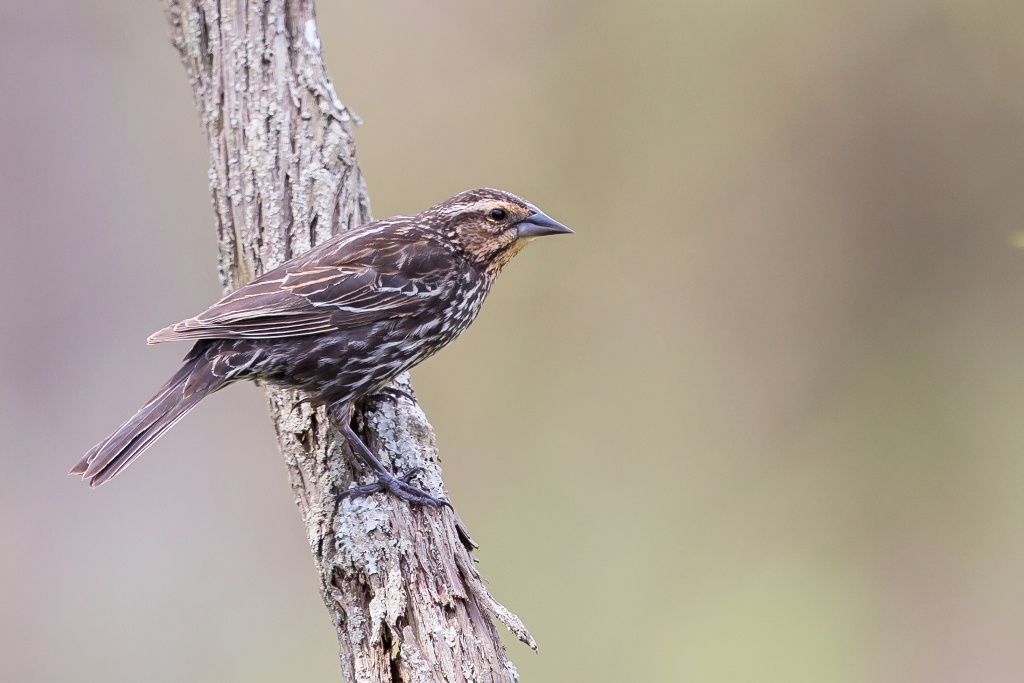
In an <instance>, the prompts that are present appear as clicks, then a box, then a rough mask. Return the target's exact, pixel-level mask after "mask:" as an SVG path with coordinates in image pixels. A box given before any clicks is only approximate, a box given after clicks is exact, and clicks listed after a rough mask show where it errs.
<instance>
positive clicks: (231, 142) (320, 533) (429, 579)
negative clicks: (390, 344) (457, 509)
mask: <svg viewBox="0 0 1024 683" xmlns="http://www.w3.org/2000/svg"><path fill="white" fill-rule="evenodd" d="M164 9H165V12H166V15H167V19H168V21H169V23H170V31H171V40H172V42H173V44H174V46H175V48H177V50H178V52H179V53H180V55H181V59H182V62H183V63H184V65H185V70H186V72H187V74H188V79H189V82H190V83H191V85H192V90H193V93H194V99H195V105H196V108H197V109H198V111H199V114H200V117H201V120H202V125H203V129H204V131H205V133H206V139H207V142H208V143H209V149H210V170H209V180H210V193H211V195H212V198H213V207H214V211H215V213H216V225H217V234H218V237H219V241H220V276H221V280H222V282H223V285H224V288H225V290H226V291H230V290H232V289H234V288H236V287H238V286H240V285H242V284H244V283H246V282H248V281H249V280H251V279H252V278H254V277H257V276H259V275H260V274H261V273H263V272H265V271H266V270H269V269H271V268H274V267H276V266H278V265H280V264H281V263H282V262H284V261H285V260H287V259H289V258H291V257H292V256H294V255H296V254H299V253H301V252H302V251H305V250H306V249H309V248H310V247H311V246H313V245H315V244H317V243H318V242H320V241H322V240H324V239H327V238H328V237H330V236H331V235H334V234H336V233H338V232H339V231H342V230H346V229H348V228H351V227H353V226H356V225H359V224H361V223H364V222H367V221H369V220H371V215H370V205H369V201H368V199H367V196H366V187H365V184H364V182H363V177H362V174H361V173H360V170H359V166H358V164H357V163H356V158H355V145H354V143H353V138H352V125H353V123H354V121H353V119H354V117H353V115H352V113H351V112H350V111H348V110H347V109H346V108H345V106H344V105H343V104H342V103H341V101H340V100H339V99H338V96H337V94H336V93H335V90H334V87H333V86H332V85H331V83H330V81H329V80H328V78H327V74H326V71H325V69H324V64H323V60H322V58H321V56H320V39H319V37H318V34H317V26H316V17H315V13H314V7H313V2H312V0H305V1H303V0H267V1H260V0H255V1H249V2H246V1H245V0H220V1H217V0H164ZM399 382H400V383H401V385H402V386H403V387H404V388H405V389H406V390H411V387H409V384H408V382H409V380H408V377H407V376H404V377H402V378H400V379H399ZM267 396H268V398H269V403H270V412H271V415H272V417H273V420H274V424H275V427H276V430H277V435H278V441H279V444H280V447H281V453H282V454H283V456H284V461H285V464H286V466H287V470H288V476H289V480H290V482H291V486H292V489H293V490H294V492H295V500H296V503H297V505H298V507H299V510H300V511H301V513H302V518H303V521H304V522H305V525H306V530H307V534H308V538H309V545H310V549H311V550H312V552H313V557H314V560H315V562H316V567H317V569H318V570H319V574H320V581H321V593H322V595H323V598H324V602H325V604H326V605H327V610H328V612H329V613H330V616H331V620H332V621H333V623H334V626H335V628H336V630H337V632H338V640H339V643H340V646H341V664H342V670H343V672H344V675H345V678H346V679H347V680H349V681H374V682H377V681H406V682H412V681H416V682H419V681H441V680H443V681H515V680H517V679H518V676H517V674H516V670H515V667H514V666H513V665H512V664H511V662H509V661H508V660H507V659H506V658H505V651H504V647H503V646H502V644H501V641H500V640H499V638H498V633H497V629H496V628H495V626H494V623H493V621H492V620H491V619H490V617H491V616H494V617H496V618H497V619H498V620H499V621H501V622H502V623H503V624H505V626H507V627H508V628H509V629H510V630H511V631H512V632H513V633H515V634H516V636H518V637H519V639H520V640H522V641H523V642H524V643H527V644H528V645H530V647H533V648H535V647H536V646H535V644H534V641H533V639H532V638H531V636H530V634H529V633H528V632H527V631H526V629H525V628H524V627H523V624H522V623H521V622H520V620H519V619H518V618H517V617H516V616H515V615H514V614H512V613H511V612H509V611H508V610H506V609H505V608H504V607H502V606H501V605H500V604H498V603H497V602H496V601H495V600H494V599H493V598H492V597H491V595H490V593H489V592H488V591H487V588H486V587H485V586H484V584H483V582H482V580H481V577H480V574H479V573H478V572H477V571H476V568H475V567H474V559H473V557H472V555H471V554H470V550H471V549H472V548H473V547H475V546H474V545H473V542H472V540H471V539H470V537H469V534H468V533H467V532H466V530H465V528H464V527H463V526H462V524H461V522H460V520H459V519H458V516H457V515H456V514H455V513H454V512H453V511H452V510H449V509H447V508H441V509H425V508H420V507H412V508H411V507H410V506H409V505H408V504H406V503H405V502H403V501H398V500H396V499H394V498H393V497H389V496H387V495H384V494H376V495H373V496H369V497H365V498H359V499H351V498H339V494H340V493H341V492H342V491H344V490H345V489H346V488H348V487H349V485H350V484H351V483H352V482H353V480H354V478H355V477H358V476H360V475H363V476H365V475H364V474H363V473H362V472H361V471H360V470H359V469H358V468H357V467H353V464H352V460H351V453H350V452H349V450H348V446H347V445H346V444H345V442H344V440H343V439H341V438H340V437H339V436H338V434H337V432H336V430H335V429H334V427H333V426H332V425H331V424H330V422H329V420H328V418H327V415H326V412H325V411H324V409H323V408H314V407H311V406H310V404H309V403H305V402H303V401H302V397H301V395H300V394H297V393H296V392H290V391H279V390H276V389H274V388H268V389H267ZM356 422H357V429H358V430H360V431H361V432H362V433H363V434H364V435H365V438H366V440H367V442H368V444H369V445H370V447H371V448H372V449H374V451H375V452H376V453H378V455H379V457H380V459H381V460H382V461H383V462H384V463H385V464H390V465H392V466H393V467H394V468H395V469H396V470H398V471H401V472H404V471H407V470H408V469H409V468H410V467H417V466H418V467H422V468H424V473H423V482H424V484H425V488H426V489H427V490H428V491H430V492H431V493H432V494H433V495H435V496H441V497H443V498H447V492H446V491H445V488H444V484H443V482H442V481H441V470H440V467H439V466H438V457H437V448H436V446H435V441H434V433H433V430H432V429H431V427H430V424H429V423H428V422H427V420H426V416H425V415H424V414H423V412H422V411H421V410H420V409H419V406H417V405H414V404H412V403H411V402H409V401H406V400H401V401H399V402H397V403H396V402H391V401H383V402H380V403H375V404H373V405H372V406H371V407H370V408H369V409H367V410H364V411H359V412H358V413H357V417H356Z"/></svg>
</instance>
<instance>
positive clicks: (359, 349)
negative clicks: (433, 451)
mask: <svg viewBox="0 0 1024 683" xmlns="http://www.w3.org/2000/svg"><path fill="white" fill-rule="evenodd" d="M571 232H572V231H571V230H569V228H567V227H565V226H564V225H562V224H561V223H558V222H556V221H554V220H552V219H551V218H549V217H548V216H546V215H545V214H544V213H543V212H542V211H541V210H540V209H538V208H537V207H535V206H534V205H532V204H530V203H529V202H526V201H524V200H522V199H520V198H519V197H516V196H515V195H513V194H509V193H507V192H501V191H500V190H491V189H486V188H485V189H478V190H469V191H468V192H463V193H462V194H459V195H456V196H455V197H452V198H451V199H449V200H448V201H446V202H442V203H441V204H438V205H437V206H433V207H431V208H429V209H427V210H426V211H424V212H423V213H420V214H417V215H415V216H395V217H394V218H389V219H387V220H382V221H377V222H375V223H370V224H368V225H364V226H362V227H360V228H357V229H355V230H350V231H348V232H345V233H342V234H340V235H337V236H335V237H332V238H331V239H329V240H327V241H326V242H324V243H322V244H320V245H318V246H316V247H314V248H312V249H310V250H309V251H307V252H305V253H304V254H301V255H300V256H297V257H296V258H293V259H292V260H290V261H288V262H286V263H284V264H283V265H282V266H280V267H279V268H275V269H274V270H272V271H270V272H269V273H267V274H265V275H263V276H262V277H260V278H257V279H256V280H253V281H252V282H251V283H249V284H247V285H245V286H244V287H241V288H239V289H237V290H236V291H234V292H232V293H231V294H229V295H228V296H226V297H224V298H223V299H221V300H220V301H218V302H217V303H216V304H214V305H213V306H211V307H210V308H209V309H207V310H206V311H205V312H203V313H200V314H199V315H197V316H196V317H194V318H189V319H188V320H183V321H181V322H180V323H178V324H176V325H171V326H170V327H167V328H164V329H162V330H160V331H159V332H157V333H155V334H154V335H152V336H151V337H150V338H149V343H151V344H156V343H158V342H163V341H172V340H176V339H198V340H199V341H197V342H196V344H195V346H193V347H192V350H191V351H189V353H188V355H187V356H185V360H184V365H182V367H181V369H179V370H178V372H176V373H175V374H174V376H173V377H171V379H170V380H168V382H167V384H165V385H164V386H163V388H161V389H160V391H159V392H157V394H156V396H154V397H153V398H152V399H151V400H150V401H149V403H147V404H146V405H145V406H143V407H142V409H141V410H139V412H138V413H136V414H135V416H134V417H132V418H131V419H130V420H128V421H127V422H125V423H124V424H123V425H121V427H120V428H119V429H118V430H117V431H116V432H114V433H113V434H111V435H110V436H109V437H107V438H106V439H104V440H103V441H101V442H100V443H98V444H97V445H96V446H95V447H94V448H93V449H92V450H91V451H89V452H88V453H87V454H86V456H85V457H84V458H82V460H81V461H80V462H79V463H78V464H77V465H75V467H74V468H73V469H72V470H71V474H80V475H82V477H83V478H85V479H87V480H89V483H90V485H92V486H99V485H100V484H102V483H103V482H105V481H106V480H108V479H110V478H111V477H113V476H114V475H115V474H117V473H118V472H120V471H121V470H123V469H124V468H125V467H127V466H128V465H129V464H131V462H132V461H133V460H135V458H137V457H138V456H139V455H140V454H141V453H142V452H143V451H144V450H146V449H147V448H148V447H149V446H150V445H152V443H153V442H154V441H156V440H157V438H159V437H160V435H161V434H163V433H164V432H165V431H166V430H167V429H169V428H170V427H171V426H172V425H173V424H174V423H175V422H177V421H178V420H180V419H181V418H182V417H184V416H185V414H186V413H187V412H188V411H189V410H191V409H192V408H193V407H195V405H196V404H197V403H198V402H199V401H200V400H201V399H202V398H203V397H204V396H206V395H207V394H210V393H212V392H214V391H217V390H218V389H220V388H222V387H224V386H227V385H228V384H230V383H232V382H236V381H238V380H242V379H259V380H265V381H267V382H271V383H274V384H277V385H279V386H284V387H290V388H294V389H301V390H303V391H305V392H306V393H307V394H308V396H309V397H310V400H312V401H313V402H314V403H320V404H324V405H326V406H327V407H328V410H329V412H330V414H331V417H332V418H333V419H334V421H335V423H336V425H335V426H336V427H337V428H338V429H339V430H340V431H341V432H342V433H343V434H344V435H345V437H346V438H347V439H348V441H349V444H350V445H351V446H352V450H353V452H354V453H355V454H356V455H357V456H359V458H360V459H361V461H362V462H363V464H364V465H366V466H367V467H369V468H371V469H372V470H373V471H374V472H375V473H376V475H377V481H376V482H375V483H372V484H367V485H364V486H359V487H355V488H353V489H350V490H349V492H348V493H350V494H355V495H364V494H367V493H372V492H374V491H381V490H387V491H390V492H392V493H394V494H396V495H398V496H399V497H401V498H404V499H406V500H409V501H411V502H415V503H422V504H427V505H438V504H439V503H441V502H442V501H439V500H438V499H436V498H434V497H432V496H430V495H428V494H426V493H425V492H423V491H421V490H420V489H418V488H416V487H414V486H412V485H411V484H410V483H409V477H410V476H411V475H412V474H414V473H415V471H413V472H409V473H407V474H406V475H404V476H403V477H395V476H394V475H392V474H391V473H390V472H388V471H387V469H386V468H385V467H384V466H383V465H381V463H380V462H379V461H378V460H377V459H376V458H375V457H374V455H373V453H372V452H371V451H370V450H369V449H368V448H367V447H366V445H365V444H364V443H363V442H362V441H361V440H360V439H359V437H358V436H357V435H356V434H355V432H354V431H352V428H351V426H350V422H351V415H352V409H353V405H354V403H355V402H356V401H357V400H358V399H360V398H362V397H365V396H367V395H371V394H374V393H377V392H380V391H381V390H382V389H383V388H384V387H385V385H386V384H387V383H388V382H390V381H391V380H392V379H394V378H395V376H397V375H398V374H400V373H402V372H404V371H405V370H407V369H409V368H411V367H412V366H414V365H416V364H417V363H419V362H420V361H422V360H424V359H425V358H427V357H428V356H431V355H432V354H434V353H435V352H437V351H438V350H439V349H441V347H443V346H444V345H445V344H447V343H448V342H450V341H452V340H453V339H455V337H457V336H458V335H459V334H460V333H461V332H462V331H463V330H465V329H466V328H467V327H468V326H469V324H470V323H471V322H473V319H474V318H475V317H476V314H477V312H478V311H479V310H480V305H481V304H482V303H483V301H484V297H485V296H487V292H488V291H489V290H490V288H491V284H492V283H493V282H494V279H495V278H496V277H497V276H498V273H499V272H501V269H502V268H503V267H504V266H505V264H506V263H508V262H509V261H510V260H511V259H512V257H513V256H515V255H516V253H518V252H519V250H520V249H522V248H523V247H524V246H525V245H526V243H527V242H529V241H530V240H532V239H533V238H535V237H540V236H542V235H555V234H559V233H571Z"/></svg>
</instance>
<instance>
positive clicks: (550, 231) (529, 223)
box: [516, 204, 573, 240]
mask: <svg viewBox="0 0 1024 683" xmlns="http://www.w3.org/2000/svg"><path fill="white" fill-rule="evenodd" d="M530 208H531V209H533V214H532V215H530V216H527V217H526V218H524V219H523V220H521V221H519V223H517V224H516V227H517V228H518V229H519V239H521V240H522V239H532V238H534V237H543V236H544V235H561V234H568V235H571V234H573V232H572V230H570V229H569V228H567V227H565V226H564V225H562V224H561V223H559V222H558V221H556V220H555V219H554V218H550V217H549V216H548V215H547V214H546V213H544V212H543V211H541V210H540V209H538V208H537V207H536V206H533V205H532V204H531V205H530Z"/></svg>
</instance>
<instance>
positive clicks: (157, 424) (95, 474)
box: [69, 353, 224, 486]
mask: <svg viewBox="0 0 1024 683" xmlns="http://www.w3.org/2000/svg"><path fill="white" fill-rule="evenodd" d="M223 383H224V379H223V378H222V377H219V376H217V374H216V373H214V372H213V366H212V364H211V363H210V362H209V360H208V359H207V358H206V354H203V353H200V354H197V355H193V354H190V357H189V358H187V359H186V362H185V364H184V365H183V366H182V367H181V369H180V370H178V372H176V373H175V374H174V376H173V377H171V379H169V380H168V381H167V383H166V384H165V385H164V386H163V387H161V389H160V391H158V392H157V393H156V395H155V396H154V397H153V398H152V399H150V401H149V403H147V404H146V405H144V406H143V407H142V408H140V409H139V412H137V413H135V415H134V416H133V417H132V418H131V419H129V420H128V421H127V422H125V423H124V424H123V425H121V426H120V427H119V428H118V429H117V431H115V432H114V433H113V434H111V435H110V436H108V437H107V438H106V439H104V440H103V441H100V442H99V443H98V444H96V445H95V446H93V448H92V450H90V451H89V452H88V453H86V454H85V457H84V458H82V459H81V460H80V461H79V462H78V464H77V465H75V466H74V467H73V468H71V472H69V474H79V475H81V476H82V478H83V479H86V480H88V481H89V485H90V486H99V485H100V484H102V483H103V482H105V481H107V480H108V479H110V478H111V477H113V476H114V475H116V474H117V473H118V472H120V471H121V470H123V469H124V468H125V467H128V465H130V464H131V463H132V462H133V461H134V460H135V458H137V457H139V456H140V455H142V452H143V451H145V450H146V449H147V448H149V447H150V446H151V445H152V444H153V442H154V441H156V440H157V439H158V438H160V436H161V435H162V434H163V433H164V432H166V431H167V430H168V429H170V428H171V427H173V426H174V425H175V424H176V423H177V422H178V420H180V419H181V418H183V417H185V415H186V414H187V413H188V411H190V410H192V408H194V407H195V406H196V404H197V403H199V401H200V400H201V399H202V398H203V397H204V396H206V395H207V394H209V393H211V392H213V391H216V390H217V389H219V388H220V387H221V386H222V385H223Z"/></svg>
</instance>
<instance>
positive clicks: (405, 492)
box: [341, 467, 454, 509]
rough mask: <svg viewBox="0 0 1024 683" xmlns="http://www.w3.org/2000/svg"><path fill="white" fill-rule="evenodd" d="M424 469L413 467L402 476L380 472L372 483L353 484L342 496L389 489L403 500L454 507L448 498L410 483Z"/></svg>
mask: <svg viewBox="0 0 1024 683" xmlns="http://www.w3.org/2000/svg"><path fill="white" fill-rule="evenodd" d="M422 470H423V468H422V467H413V468H412V469H411V470H409V471H408V472H406V473H405V474H403V475H402V476H401V477H396V476H394V475H391V474H380V473H379V474H378V479H377V481H375V482H373V483H372V484H363V485H361V486H353V487H352V488H350V489H348V490H347V491H344V492H343V493H342V494H341V497H342V498H345V497H352V498H358V497H361V496H368V495H370V494H372V493H379V492H381V491H387V492H388V493H392V494H394V495H396V496H398V497H399V498H401V499H402V500H405V501H408V502H409V503H414V504H417V505H426V506H428V507H432V508H436V507H440V506H442V505H447V506H448V507H452V504H451V503H449V502H448V501H447V500H442V499H440V498H435V497H434V496H432V495H430V494H429V493H427V492H426V491H424V490H422V489H419V488H416V487H415V486H413V485H412V484H411V483H409V480H410V479H412V477H413V475H415V474H416V473H418V472H421V471H422ZM453 509H454V508H453Z"/></svg>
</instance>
